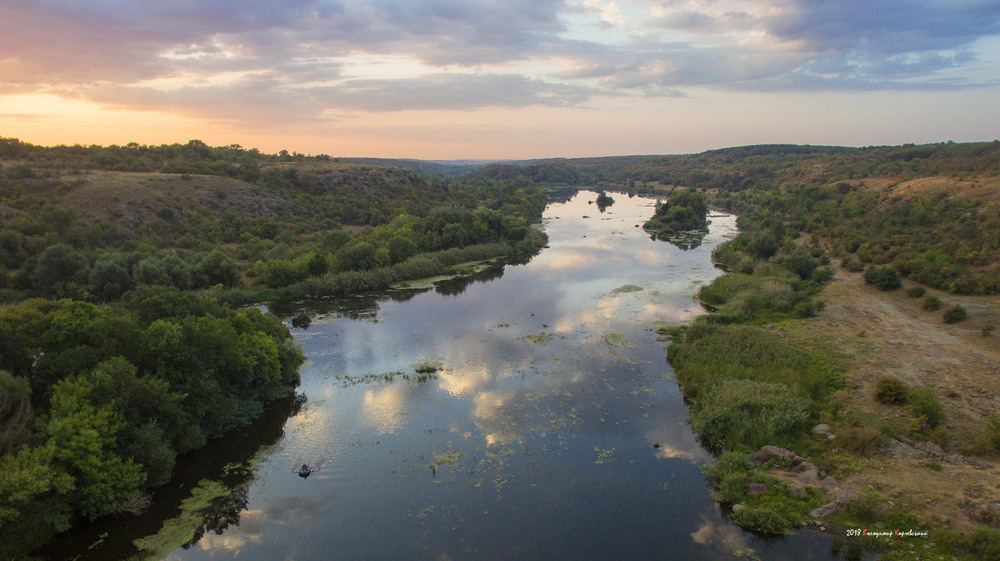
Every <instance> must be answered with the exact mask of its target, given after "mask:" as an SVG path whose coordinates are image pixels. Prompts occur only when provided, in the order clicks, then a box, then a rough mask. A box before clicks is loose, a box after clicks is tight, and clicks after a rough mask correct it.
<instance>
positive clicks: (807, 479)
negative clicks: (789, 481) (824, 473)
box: [795, 464, 819, 485]
mask: <svg viewBox="0 0 1000 561" xmlns="http://www.w3.org/2000/svg"><path fill="white" fill-rule="evenodd" d="M810 465H812V464H810ZM795 479H797V480H798V481H800V482H802V483H805V484H806V485H816V484H817V483H819V470H818V469H816V467H815V466H813V467H812V468H810V469H807V470H805V471H802V472H799V473H797V474H796V475H795Z"/></svg>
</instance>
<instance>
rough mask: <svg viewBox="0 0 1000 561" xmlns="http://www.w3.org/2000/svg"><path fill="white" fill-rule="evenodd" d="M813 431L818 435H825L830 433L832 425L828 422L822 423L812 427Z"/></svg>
mask: <svg viewBox="0 0 1000 561" xmlns="http://www.w3.org/2000/svg"><path fill="white" fill-rule="evenodd" d="M812 433H813V434H815V435H818V436H825V435H828V434H830V425H828V424H826V423H820V424H818V425H816V426H815V427H813V428H812Z"/></svg>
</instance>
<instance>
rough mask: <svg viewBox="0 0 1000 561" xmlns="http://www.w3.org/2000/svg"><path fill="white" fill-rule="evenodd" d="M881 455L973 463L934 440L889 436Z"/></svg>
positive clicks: (883, 445) (950, 462) (962, 463)
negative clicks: (951, 452)
mask: <svg viewBox="0 0 1000 561" xmlns="http://www.w3.org/2000/svg"><path fill="white" fill-rule="evenodd" d="M881 455H882V456H883V457H885V458H892V459H912V460H932V461H935V462H940V463H942V464H948V465H953V466H966V465H970V464H972V462H970V461H969V459H968V458H966V457H965V456H960V455H958V454H949V453H947V452H945V450H944V448H941V447H940V446H938V445H937V444H935V443H933V442H926V441H917V440H910V439H908V438H904V439H901V440H896V439H895V438H887V439H885V441H884V442H883V444H882V449H881Z"/></svg>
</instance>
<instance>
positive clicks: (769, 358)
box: [668, 224, 1000, 559]
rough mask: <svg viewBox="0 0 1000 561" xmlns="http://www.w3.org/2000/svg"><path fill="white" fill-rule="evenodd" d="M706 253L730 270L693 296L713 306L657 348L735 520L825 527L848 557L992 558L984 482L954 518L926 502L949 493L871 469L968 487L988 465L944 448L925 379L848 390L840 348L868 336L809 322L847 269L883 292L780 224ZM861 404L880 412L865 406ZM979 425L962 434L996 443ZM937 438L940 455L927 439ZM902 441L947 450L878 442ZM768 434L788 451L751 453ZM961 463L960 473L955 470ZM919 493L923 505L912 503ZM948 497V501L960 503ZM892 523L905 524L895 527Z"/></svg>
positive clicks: (937, 408)
mask: <svg viewBox="0 0 1000 561" xmlns="http://www.w3.org/2000/svg"><path fill="white" fill-rule="evenodd" d="M714 257H715V260H716V262H717V263H718V264H719V265H720V266H722V267H724V268H725V269H726V270H727V273H726V274H725V275H723V276H721V277H719V278H718V279H716V280H715V281H714V282H713V283H712V284H710V285H707V286H705V287H703V288H702V289H701V291H700V293H699V299H700V300H701V302H702V303H703V304H704V305H705V306H706V307H708V308H709V309H710V310H712V312H711V313H709V314H707V315H705V316H702V317H700V318H698V320H696V321H695V322H694V323H693V324H691V325H689V326H684V327H677V328H674V329H672V330H670V331H671V334H672V335H673V336H674V338H673V341H672V343H671V344H670V347H669V349H668V357H669V360H670V362H671V364H672V365H673V367H674V370H675V372H676V375H677V379H678V382H679V383H680V385H681V388H682V389H683V392H684V395H685V397H686V398H687V399H688V400H689V404H690V408H691V424H692V426H693V428H694V429H695V431H696V432H697V433H698V435H699V437H700V438H701V440H702V442H703V443H704V445H705V446H706V447H707V448H709V449H710V450H711V451H712V452H713V453H714V454H715V455H716V461H715V462H714V463H712V464H711V465H710V466H708V467H707V468H706V471H707V473H708V475H709V476H710V478H711V480H712V482H713V486H714V489H713V495H714V497H715V498H716V499H717V500H718V501H719V502H720V503H722V505H723V508H724V510H726V511H727V512H729V513H730V515H731V516H732V519H733V520H734V521H735V522H736V523H738V524H739V525H740V526H743V527H744V528H747V529H750V530H754V531H759V532H764V533H771V534H782V533H791V532H794V531H796V530H798V529H800V528H803V527H813V528H822V529H823V530H824V531H827V532H830V533H832V534H833V535H835V536H837V539H836V540H835V542H834V547H835V548H836V549H838V550H839V551H840V552H841V553H842V554H843V555H844V556H845V557H846V558H848V559H855V558H860V557H861V556H862V555H864V554H865V553H877V554H878V555H879V557H880V558H882V559H940V558H944V559H952V558H955V559H1000V531H998V530H997V529H996V527H995V523H996V520H997V518H996V517H992V518H991V516H990V515H991V513H992V511H990V510H989V509H990V508H991V507H989V503H988V501H987V502H986V503H983V501H984V500H985V499H986V498H987V497H989V496H992V494H991V493H993V491H995V489H993V490H989V489H987V490H985V491H982V490H981V494H982V495H983V496H981V497H980V498H978V499H974V502H975V503H977V504H979V503H983V504H986V506H985V507H984V508H986V511H985V512H980V513H978V514H973V515H970V517H969V518H968V519H965V518H962V517H960V516H958V515H955V514H952V513H951V511H949V516H945V515H943V514H942V511H939V510H935V508H934V505H936V504H937V503H936V502H934V501H939V502H942V503H943V502H944V501H945V500H946V499H945V495H946V494H947V491H946V492H940V493H938V495H932V494H929V493H923V494H920V493H916V492H913V491H912V490H910V489H909V488H903V487H904V481H902V475H901V476H900V477H901V482H900V483H901V484H900V485H899V486H898V487H897V486H893V485H892V484H891V483H886V482H885V477H883V479H881V480H880V479H877V478H875V477H874V476H873V475H872V474H879V475H882V476H885V475H886V473H885V472H887V471H888V472H892V471H893V470H899V472H898V473H900V474H903V473H905V474H906V476H907V479H906V480H905V485H911V484H912V485H914V486H919V485H921V482H922V481H929V480H933V479H935V478H937V479H940V478H941V477H942V472H944V474H945V475H949V476H951V475H952V474H957V475H955V477H956V478H958V477H963V478H966V479H961V480H962V481H965V482H966V483H963V485H968V488H967V489H964V490H963V489H953V490H951V491H950V492H954V493H956V494H959V495H960V494H961V493H962V492H963V491H964V492H965V493H966V497H968V496H969V493H971V491H969V489H978V487H976V485H975V484H968V481H973V480H972V479H968V478H969V477H973V476H976V475H977V474H978V473H979V472H983V471H984V468H983V466H985V465H986V464H977V462H978V460H977V459H975V458H969V457H965V456H958V455H955V454H953V453H951V448H952V447H953V446H950V445H949V444H954V443H955V441H956V439H955V438H954V437H955V436H956V434H953V433H952V432H950V431H952V429H951V427H950V426H947V427H946V425H947V423H945V422H944V420H945V417H944V415H945V413H944V410H945V409H944V408H943V407H942V402H941V397H940V396H939V395H938V392H937V391H936V390H935V388H933V387H930V386H921V385H918V384H907V383H902V382H900V383H899V384H894V383H893V382H873V383H872V384H871V385H872V390H870V391H869V390H866V391H858V389H859V387H862V385H861V384H860V382H859V376H860V374H859V372H858V371H857V369H858V367H857V364H855V363H854V362H852V357H851V356H848V354H847V353H846V352H845V351H846V350H848V349H850V350H851V351H854V352H863V349H864V348H865V347H864V345H865V341H866V334H865V333H864V332H863V331H860V332H854V333H851V334H850V337H851V338H852V340H851V341H846V340H845V333H844V332H843V331H837V332H831V331H830V330H824V329H822V328H820V327H821V326H825V325H827V324H828V323H830V320H829V319H828V316H829V313H827V312H825V311H824V310H825V309H826V306H827V299H828V298H827V296H826V289H827V287H828V285H829V284H831V283H842V282H845V281H844V278H843V277H844V276H845V275H848V276H850V280H851V282H854V283H855V285H854V287H855V290H857V291H868V292H865V294H869V292H870V293H871V294H870V296H871V297H872V298H875V299H878V298H880V296H881V293H880V292H879V291H878V290H877V289H876V288H874V287H866V286H865V284H864V283H863V281H862V280H861V275H860V274H855V273H850V272H847V271H843V270H841V271H837V270H836V269H835V268H834V267H832V266H830V265H829V259H828V257H827V255H826V253H825V251H824V250H823V249H822V247H821V246H820V245H819V244H815V243H803V240H801V239H798V240H793V239H792V236H790V235H786V233H785V232H784V228H783V227H782V226H781V225H780V224H770V225H767V224H764V225H759V226H757V228H756V229H744V231H743V232H742V233H741V234H740V236H739V237H737V238H736V239H735V240H733V241H732V242H730V243H728V244H726V245H724V246H722V247H720V248H719V249H717V250H716V253H715V255H714ZM914 292H915V293H916V291H914ZM854 298H855V300H856V299H857V296H856V295H855V296H854ZM911 300H913V302H914V304H913V306H914V307H916V306H918V304H917V302H918V300H917V299H916V298H911ZM838 306H840V304H838ZM842 307H843V308H844V309H852V308H851V307H850V304H843V306H842ZM838 309H840V308H838ZM847 317H848V318H849V317H850V316H849V315H848V316H847ZM837 319H838V321H840V322H843V323H846V322H847V321H849V319H847V320H845V319H844V318H842V317H840V316H837ZM935 321H936V322H937V323H939V324H941V325H945V324H944V323H943V322H940V319H938V320H935ZM834 323H836V322H834ZM949 329H952V328H950V327H949ZM982 331H983V332H984V333H986V334H987V335H988V333H989V332H988V330H982ZM985 336H986V335H984V336H983V337H985ZM856 348H857V349H861V350H855V349H856ZM904 352H905V351H904ZM875 378H876V380H882V379H886V380H888V379H889V378H888V377H887V376H882V375H876V376H875ZM875 386H879V387H880V388H881V389H882V390H883V391H882V393H879V392H878V391H877V389H876V388H875ZM880 396H881V397H880ZM880 399H881V400H882V401H881V402H880V401H879V400H880ZM869 402H874V404H872V405H873V406H874V407H882V408H886V409H887V410H886V411H884V412H883V413H882V415H880V416H879V417H876V416H874V415H873V414H872V413H871V409H872V407H870V406H869ZM998 425H1000V423H998ZM990 430H991V429H989V427H986V430H985V431H984V432H983V434H982V435H980V437H979V438H978V439H972V438H971V437H968V435H961V436H962V437H963V441H964V442H966V443H968V442H971V441H972V440H976V441H977V442H980V443H982V446H981V447H980V452H985V453H995V451H996V450H995V449H990V446H991V444H989V443H990V442H992V440H991V435H992V433H991V432H990ZM935 441H936V442H937V443H939V444H944V445H946V446H947V447H948V452H945V451H944V448H940V447H938V448H935V447H934V446H937V444H936V443H935ZM899 442H908V443H912V444H913V446H914V447H916V449H919V450H924V449H927V450H931V451H937V450H941V451H942V454H945V455H944V456H941V458H942V459H940V460H934V459H925V458H922V457H919V456H917V457H915V458H908V459H898V458H897V457H894V456H892V455H891V454H889V453H887V452H886V450H887V449H888V448H891V445H892V443H899ZM767 445H770V446H775V447H780V448H782V449H785V450H788V451H789V455H781V454H777V455H770V456H768V455H762V454H761V453H760V452H758V451H759V450H761V448H762V447H764V446H767ZM907 446H908V445H907ZM963 450H965V451H969V446H968V445H966V446H965V447H964V448H963ZM935 453H936V452H935ZM952 464H955V465H954V466H953V465H952ZM965 466H967V468H968V473H966V472H965V471H962V472H960V473H959V471H958V470H963V469H965ZM977 468H979V469H978V471H977ZM813 470H815V471H813ZM921 472H924V473H921ZM985 473H986V472H984V474H985ZM922 477H926V478H927V479H926V480H925V479H921V478H922ZM975 481H979V480H975ZM984 481H989V479H988V478H986V479H984ZM956 485H957V483H956ZM980 486H983V485H980ZM993 486H995V482H994V483H993ZM918 498H919V502H920V503H923V504H916V505H915V503H917V499H918ZM959 498H960V497H959ZM959 498H956V500H955V501H954V502H955V503H956V504H965V503H962V502H961V501H960V500H958V499H959ZM965 500H966V502H969V501H973V499H968V498H966V499H965ZM994 500H995V499H994ZM817 509H819V510H817ZM967 510H968V509H967ZM980 510H982V508H980ZM990 522H993V523H994V525H993V526H991V525H990ZM897 529H898V530H900V531H901V532H906V531H908V530H913V532H914V533H915V534H916V535H915V536H911V537H901V535H896V534H894V532H895V530H897ZM866 530H867V533H865V534H862V532H864V531H866ZM873 532H884V533H885V534H886V535H883V536H874V535H872V534H873Z"/></svg>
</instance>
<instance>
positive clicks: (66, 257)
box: [29, 243, 89, 297]
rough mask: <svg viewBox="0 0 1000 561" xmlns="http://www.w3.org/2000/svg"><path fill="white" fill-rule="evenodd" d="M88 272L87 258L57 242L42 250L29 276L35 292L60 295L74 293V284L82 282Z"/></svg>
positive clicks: (84, 280) (45, 294) (77, 284)
mask: <svg viewBox="0 0 1000 561" xmlns="http://www.w3.org/2000/svg"><path fill="white" fill-rule="evenodd" d="M88 273H89V267H88V265H87V259H86V258H85V257H84V256H83V255H82V254H81V253H80V252H79V251H77V250H76V249H74V248H73V247H71V246H69V245H66V244H64V243H57V244H54V245H50V246H49V247H47V248H45V250H44V251H42V253H41V254H40V255H39V256H38V262H37V263H36V264H35V268H34V270H32V271H31V273H30V275H29V278H30V280H31V287H32V288H33V289H34V290H35V291H36V292H37V293H39V294H42V295H44V296H57V297H61V296H68V295H72V294H74V292H75V289H74V285H76V286H79V285H82V284H84V283H85V282H86V281H87V274H88Z"/></svg>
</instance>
